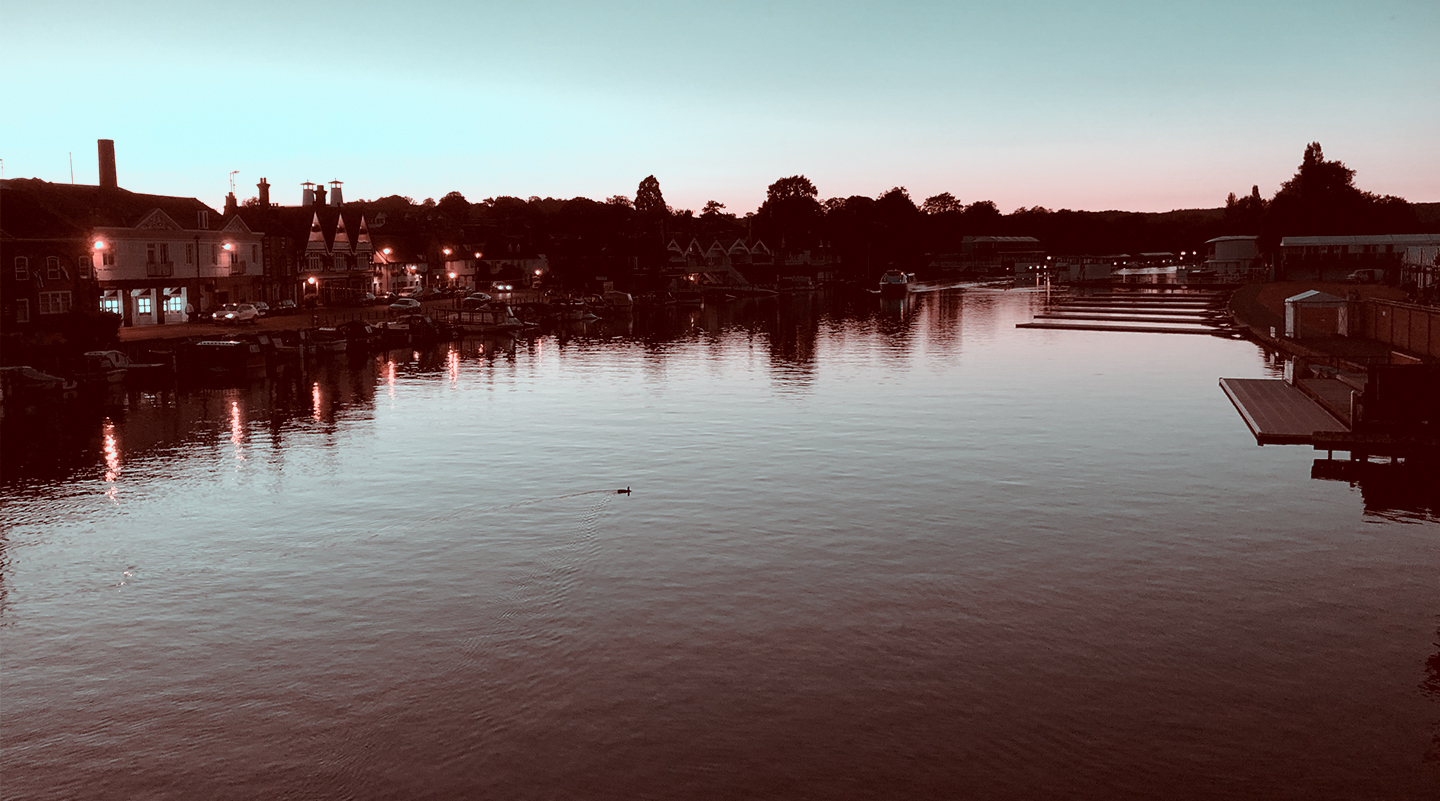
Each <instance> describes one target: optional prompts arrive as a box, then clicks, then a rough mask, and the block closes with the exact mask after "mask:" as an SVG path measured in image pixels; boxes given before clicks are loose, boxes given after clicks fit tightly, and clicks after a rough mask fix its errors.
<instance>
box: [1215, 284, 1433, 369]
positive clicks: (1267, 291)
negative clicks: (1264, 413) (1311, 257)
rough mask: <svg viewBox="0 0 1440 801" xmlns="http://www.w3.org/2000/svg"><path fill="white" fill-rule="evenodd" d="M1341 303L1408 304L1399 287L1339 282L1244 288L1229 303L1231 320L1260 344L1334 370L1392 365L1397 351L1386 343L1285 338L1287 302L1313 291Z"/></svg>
mask: <svg viewBox="0 0 1440 801" xmlns="http://www.w3.org/2000/svg"><path fill="white" fill-rule="evenodd" d="M1312 289H1313V290H1316V291H1319V292H1325V293H1328V294H1331V295H1335V296H1337V297H1342V298H1343V297H1351V296H1352V295H1354V296H1356V297H1358V299H1360V300H1390V301H1399V302H1404V301H1405V299H1406V298H1405V293H1404V292H1403V291H1401V290H1400V289H1398V288H1396V287H1390V286H1380V285H1376V284H1351V283H1344V282H1340V281H1272V282H1269V283H1263V284H1246V285H1244V286H1241V287H1240V288H1239V289H1237V290H1235V292H1234V294H1233V295H1231V297H1230V305H1229V310H1230V315H1231V317H1233V318H1234V320H1235V322H1236V323H1237V324H1238V325H1240V326H1242V327H1243V328H1245V329H1246V330H1247V331H1248V332H1249V334H1250V337H1251V338H1252V339H1254V340H1255V341H1256V342H1259V343H1260V344H1262V345H1264V346H1266V347H1270V348H1274V349H1276V350H1280V351H1283V352H1285V353H1289V354H1292V355H1296V356H1303V357H1305V358H1307V359H1309V360H1311V361H1318V362H1324V363H1331V364H1333V365H1334V366H1337V367H1339V366H1346V365H1348V366H1350V367H1352V368H1363V367H1364V365H1367V364H1374V363H1389V362H1390V361H1391V359H1392V354H1393V353H1394V349H1393V348H1391V347H1390V346H1389V345H1386V344H1385V343H1383V342H1377V341H1375V340H1373V339H1366V338H1364V337H1345V336H1339V335H1336V336H1328V337H1324V336H1318V337H1317V336H1311V337H1306V338H1305V340H1304V341H1303V342H1301V341H1297V340H1294V339H1289V338H1287V337H1285V336H1284V333H1285V299H1286V298H1291V297H1294V296H1296V295H1298V294H1300V293H1302V292H1307V291H1309V290H1312Z"/></svg>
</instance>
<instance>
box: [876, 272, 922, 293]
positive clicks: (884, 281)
mask: <svg viewBox="0 0 1440 801" xmlns="http://www.w3.org/2000/svg"><path fill="white" fill-rule="evenodd" d="M914 283H915V274H914V273H907V272H905V271H903V270H886V271H885V274H884V275H882V276H880V297H883V298H903V297H905V296H906V295H907V294H909V292H910V288H911V286H912V285H913V284H914Z"/></svg>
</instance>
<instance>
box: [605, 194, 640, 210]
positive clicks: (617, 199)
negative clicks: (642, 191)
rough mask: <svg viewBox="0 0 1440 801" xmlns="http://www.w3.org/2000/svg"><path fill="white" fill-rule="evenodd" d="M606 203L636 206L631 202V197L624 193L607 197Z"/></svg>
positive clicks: (626, 206) (628, 206)
mask: <svg viewBox="0 0 1440 801" xmlns="http://www.w3.org/2000/svg"><path fill="white" fill-rule="evenodd" d="M605 203H606V204H607V205H611V206H624V207H625V208H627V209H633V208H635V204H634V203H631V202H630V198H628V197H625V196H624V195H611V196H610V197H608V198H606V199H605Z"/></svg>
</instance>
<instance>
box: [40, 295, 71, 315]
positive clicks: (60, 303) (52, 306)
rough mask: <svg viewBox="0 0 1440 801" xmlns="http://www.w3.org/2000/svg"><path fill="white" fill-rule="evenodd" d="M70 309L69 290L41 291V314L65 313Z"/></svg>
mask: <svg viewBox="0 0 1440 801" xmlns="http://www.w3.org/2000/svg"><path fill="white" fill-rule="evenodd" d="M68 311H70V293H69V292H41V293H40V313H41V314H64V313H65V312H68Z"/></svg>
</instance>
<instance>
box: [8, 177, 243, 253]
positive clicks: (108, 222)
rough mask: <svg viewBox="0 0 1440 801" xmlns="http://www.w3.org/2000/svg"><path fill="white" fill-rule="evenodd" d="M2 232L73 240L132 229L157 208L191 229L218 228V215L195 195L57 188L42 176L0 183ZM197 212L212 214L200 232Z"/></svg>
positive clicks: (72, 186) (70, 186) (73, 186)
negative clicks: (103, 230)
mask: <svg viewBox="0 0 1440 801" xmlns="http://www.w3.org/2000/svg"><path fill="white" fill-rule="evenodd" d="M0 193H3V194H0V208H3V209H4V214H3V217H0V229H3V230H4V232H5V234H6V235H8V236H12V237H16V238H20V239H39V238H71V237H80V236H84V235H85V233H86V231H88V230H90V229H92V228H95V227H97V226H101V227H113V228H133V227H135V226H136V225H137V224H138V223H139V222H140V221H141V220H143V219H145V217H147V216H149V215H150V213H151V212H153V211H155V210H156V209H159V210H160V211H161V212H163V213H164V214H165V215H166V216H167V217H169V218H170V219H171V220H173V221H174V222H176V223H177V224H179V225H180V226H181V227H182V228H184V229H185V230H188V231H199V230H211V231H213V230H219V229H220V228H221V227H222V220H221V216H220V213H219V212H217V211H216V210H214V209H212V208H210V207H209V206H207V205H205V204H204V203H201V202H200V201H199V200H197V199H196V198H193V197H174V196H171V195H147V194H142V193H140V192H131V191H129V190H128V189H108V188H104V187H100V186H91V185H89V184H56V183H50V182H49V181H42V180H40V179H38V178H7V179H5V180H3V181H0ZM197 211H205V212H209V214H208V215H207V216H208V217H209V219H208V222H207V225H206V226H205V227H204V228H201V227H200V225H199V220H198V219H197V218H196V214H195V213H196V212H197Z"/></svg>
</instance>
